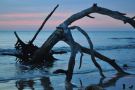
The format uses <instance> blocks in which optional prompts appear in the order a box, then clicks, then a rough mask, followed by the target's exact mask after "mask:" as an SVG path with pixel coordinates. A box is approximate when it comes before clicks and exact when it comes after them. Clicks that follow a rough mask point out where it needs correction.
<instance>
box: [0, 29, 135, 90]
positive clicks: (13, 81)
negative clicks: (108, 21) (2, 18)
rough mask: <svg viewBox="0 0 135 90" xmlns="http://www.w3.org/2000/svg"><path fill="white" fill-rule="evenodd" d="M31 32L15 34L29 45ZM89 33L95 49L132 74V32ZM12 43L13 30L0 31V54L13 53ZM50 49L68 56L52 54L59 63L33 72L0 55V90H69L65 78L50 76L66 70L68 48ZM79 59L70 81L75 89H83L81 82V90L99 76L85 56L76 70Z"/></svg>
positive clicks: (134, 66)
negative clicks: (61, 51)
mask: <svg viewBox="0 0 135 90" xmlns="http://www.w3.org/2000/svg"><path fill="white" fill-rule="evenodd" d="M34 33H35V32H34V31H18V34H19V36H20V37H21V39H22V40H23V41H25V42H28V41H29V40H30V39H31V38H32V37H33V35H34ZM51 33H52V31H42V32H41V33H40V34H39V36H38V37H37V39H36V40H35V42H34V43H35V44H36V45H38V46H39V47H40V46H41V45H42V44H43V43H44V41H45V40H46V39H47V37H48V36H49V35H50V34H51ZM88 34H89V36H90V38H91V40H92V41H93V44H94V49H95V50H97V51H99V52H100V53H102V54H103V55H106V56H108V57H109V58H112V59H116V62H117V63H118V64H119V65H121V66H122V65H123V64H128V65H129V66H130V68H128V69H126V71H127V72H130V73H135V64H134V62H135V57H134V55H135V52H134V51H135V32H133V31H91V32H90V31H89V32H88ZM73 36H74V39H75V40H76V41H77V42H78V43H80V44H81V45H83V46H86V47H88V44H87V41H86V39H85V38H84V37H83V36H82V35H81V34H80V33H79V32H76V31H75V32H73ZM15 43H16V38H15V36H14V33H13V31H0V54H1V53H5V52H11V53H12V52H13V51H14V44H15ZM53 49H55V50H66V51H68V53H66V54H63V55H61V54H59V55H55V57H56V58H58V59H59V60H57V61H55V62H54V63H52V64H51V65H50V67H48V68H45V67H44V68H40V69H33V70H31V69H30V68H29V67H28V66H23V65H20V64H19V63H16V61H15V59H16V58H15V57H12V56H2V55H0V90H16V89H19V88H26V89H30V88H31V89H33V88H35V89H37V90H43V89H45V90H46V89H47V90H48V89H49V90H53V89H55V90H60V89H61V90H63V89H67V88H71V87H66V85H65V84H64V80H65V75H56V74H52V72H53V71H54V70H56V69H67V65H68V59H69V57H70V48H69V47H68V45H66V44H65V43H63V42H59V43H58V44H57V45H55V47H54V48H53ZM79 58H80V53H78V54H77V58H76V65H75V69H74V77H73V80H72V81H73V83H74V84H75V85H77V87H74V89H79V88H82V87H81V85H80V80H81V81H82V83H83V85H84V87H87V86H89V85H92V84H97V83H99V81H100V77H99V74H98V70H97V69H96V68H95V66H94V65H93V63H92V62H91V59H90V56H88V55H86V54H85V55H84V57H83V64H82V68H81V69H78V67H79ZM98 62H99V63H100V64H101V66H102V68H103V70H104V72H105V73H106V74H107V75H108V76H109V75H112V76H110V77H113V75H114V74H115V70H114V69H113V68H112V67H111V66H109V65H108V64H107V63H105V62H103V61H101V60H99V59H98ZM108 78H109V77H108ZM133 82H134V81H133ZM10 87H12V88H10ZM109 90H113V89H109Z"/></svg>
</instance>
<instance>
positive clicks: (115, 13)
mask: <svg viewBox="0 0 135 90" xmlns="http://www.w3.org/2000/svg"><path fill="white" fill-rule="evenodd" d="M91 13H99V14H103V15H107V16H110V17H112V18H114V19H118V20H121V21H124V22H126V23H129V24H130V25H131V26H132V27H134V28H135V20H133V19H132V18H130V17H127V16H125V13H121V12H118V11H113V10H110V9H106V8H103V7H99V6H97V4H94V5H93V6H92V7H90V8H88V9H85V10H83V11H81V12H78V13H76V14H73V15H72V16H70V17H69V18H68V19H66V20H65V21H64V22H63V23H62V24H60V25H59V27H63V28H65V27H68V26H69V25H71V24H72V23H73V22H74V21H76V20H79V19H81V18H83V17H85V16H88V15H89V14H91Z"/></svg>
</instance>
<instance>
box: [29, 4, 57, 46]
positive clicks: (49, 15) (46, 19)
mask: <svg viewBox="0 0 135 90" xmlns="http://www.w3.org/2000/svg"><path fill="white" fill-rule="evenodd" d="M58 6H59V5H57V6H56V7H55V8H54V9H53V11H52V12H51V13H50V14H48V16H47V17H46V18H45V20H44V22H43V23H42V25H41V26H40V28H39V29H38V31H37V32H36V34H35V35H34V37H33V38H32V40H31V41H30V42H29V44H32V43H33V41H34V40H35V39H36V37H37V35H38V34H39V32H40V31H41V30H42V28H43V27H44V25H45V23H46V22H47V21H48V19H49V18H50V17H51V16H52V14H53V13H54V11H55V10H56V9H57V8H58Z"/></svg>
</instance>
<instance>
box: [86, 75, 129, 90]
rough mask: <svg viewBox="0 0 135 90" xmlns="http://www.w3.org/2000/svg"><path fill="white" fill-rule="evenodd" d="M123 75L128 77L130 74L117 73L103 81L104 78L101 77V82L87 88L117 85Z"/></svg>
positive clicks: (94, 88) (87, 89)
mask: <svg viewBox="0 0 135 90" xmlns="http://www.w3.org/2000/svg"><path fill="white" fill-rule="evenodd" d="M123 77H128V75H117V76H115V77H112V78H111V79H109V80H107V81H103V80H104V79H102V78H101V80H100V82H99V84H94V85H89V86H87V87H86V88H85V90H104V88H107V87H111V86H115V85H116V83H117V81H118V80H119V79H120V78H123ZM97 88H99V89H97ZM100 88H101V89H100Z"/></svg>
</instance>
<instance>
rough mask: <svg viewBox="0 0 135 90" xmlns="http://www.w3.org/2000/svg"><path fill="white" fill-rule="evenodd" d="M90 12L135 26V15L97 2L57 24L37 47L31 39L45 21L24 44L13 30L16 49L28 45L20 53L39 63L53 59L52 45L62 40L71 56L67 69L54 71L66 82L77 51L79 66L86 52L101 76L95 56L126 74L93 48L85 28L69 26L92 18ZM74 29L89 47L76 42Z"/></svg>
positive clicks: (71, 74)
mask: <svg viewBox="0 0 135 90" xmlns="http://www.w3.org/2000/svg"><path fill="white" fill-rule="evenodd" d="M57 7H58V6H56V7H55V8H54V10H53V11H52V12H51V14H49V16H48V17H47V19H45V20H46V21H47V20H48V19H49V18H50V16H51V15H52V14H53V12H54V11H55V9H56V8H57ZM91 13H99V14H103V15H107V16H110V17H112V18H114V19H117V20H121V21H123V22H124V23H125V24H126V23H129V24H130V25H131V26H132V27H133V28H135V20H134V19H135V17H132V18H130V17H127V16H125V15H126V14H125V13H121V12H118V11H112V10H109V9H106V8H103V7H99V6H97V4H93V6H92V7H90V8H87V9H85V10H83V11H81V12H78V13H76V14H73V15H72V16H70V17H69V18H67V19H66V20H65V21H64V22H63V23H61V24H60V25H58V27H56V30H55V31H54V32H53V33H52V34H51V35H50V37H49V38H48V39H47V40H46V41H45V42H44V44H43V45H42V46H41V47H39V48H38V47H36V46H35V45H33V41H34V40H35V39H36V36H37V35H38V33H39V32H40V31H41V29H42V28H43V26H44V24H45V22H46V21H44V22H43V24H42V25H41V27H40V28H39V30H38V31H37V33H36V34H35V36H34V37H33V39H32V40H31V41H30V42H29V43H28V44H25V43H24V42H23V41H22V40H21V39H20V38H19V37H18V35H17V34H16V32H15V35H16V37H17V39H18V42H17V44H16V49H18V48H19V49H22V47H25V46H26V47H27V46H28V48H29V49H30V50H29V49H24V50H25V51H24V52H23V51H21V53H22V54H24V56H25V55H26V57H25V59H26V60H27V59H30V61H31V62H32V63H35V64H40V63H45V62H46V61H48V62H49V61H53V59H54V58H53V56H52V48H53V46H54V45H55V44H57V43H58V42H59V41H64V42H65V43H67V44H68V45H69V46H70V48H71V56H70V58H69V63H68V69H67V70H62V69H59V70H56V71H55V72H54V73H65V74H66V81H67V82H70V81H71V79H72V76H73V70H74V65H75V58H76V54H77V53H78V52H80V53H81V57H80V66H79V68H81V63H82V57H83V53H86V54H88V55H90V56H91V60H92V62H93V63H94V65H95V66H96V67H97V68H98V70H99V73H100V75H101V76H102V77H105V75H104V74H103V71H102V68H101V66H100V65H99V64H98V63H97V62H96V58H99V59H100V60H102V61H105V62H107V63H108V64H110V65H111V66H112V67H113V68H114V69H115V70H116V71H117V72H118V73H119V74H128V73H126V72H125V71H123V70H122V68H121V67H120V66H119V65H118V64H117V63H116V62H115V60H114V59H110V58H108V57H106V56H104V55H102V54H101V53H99V52H97V51H95V50H94V48H93V44H92V42H91V39H90V37H89V36H88V34H87V33H86V32H85V30H83V29H82V28H81V27H79V26H71V24H72V23H73V22H75V21H77V20H79V19H81V18H84V17H89V18H94V17H92V16H90V14H91ZM74 29H76V30H78V31H79V32H81V33H82V35H84V36H85V37H86V39H87V41H88V44H89V48H86V47H83V46H81V45H80V44H79V43H77V42H76V41H75V40H74V39H73V37H72V34H71V33H72V30H74ZM18 43H19V44H18ZM27 50H28V51H27ZM21 59H23V57H22V56H21ZM26 60H25V61H26Z"/></svg>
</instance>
